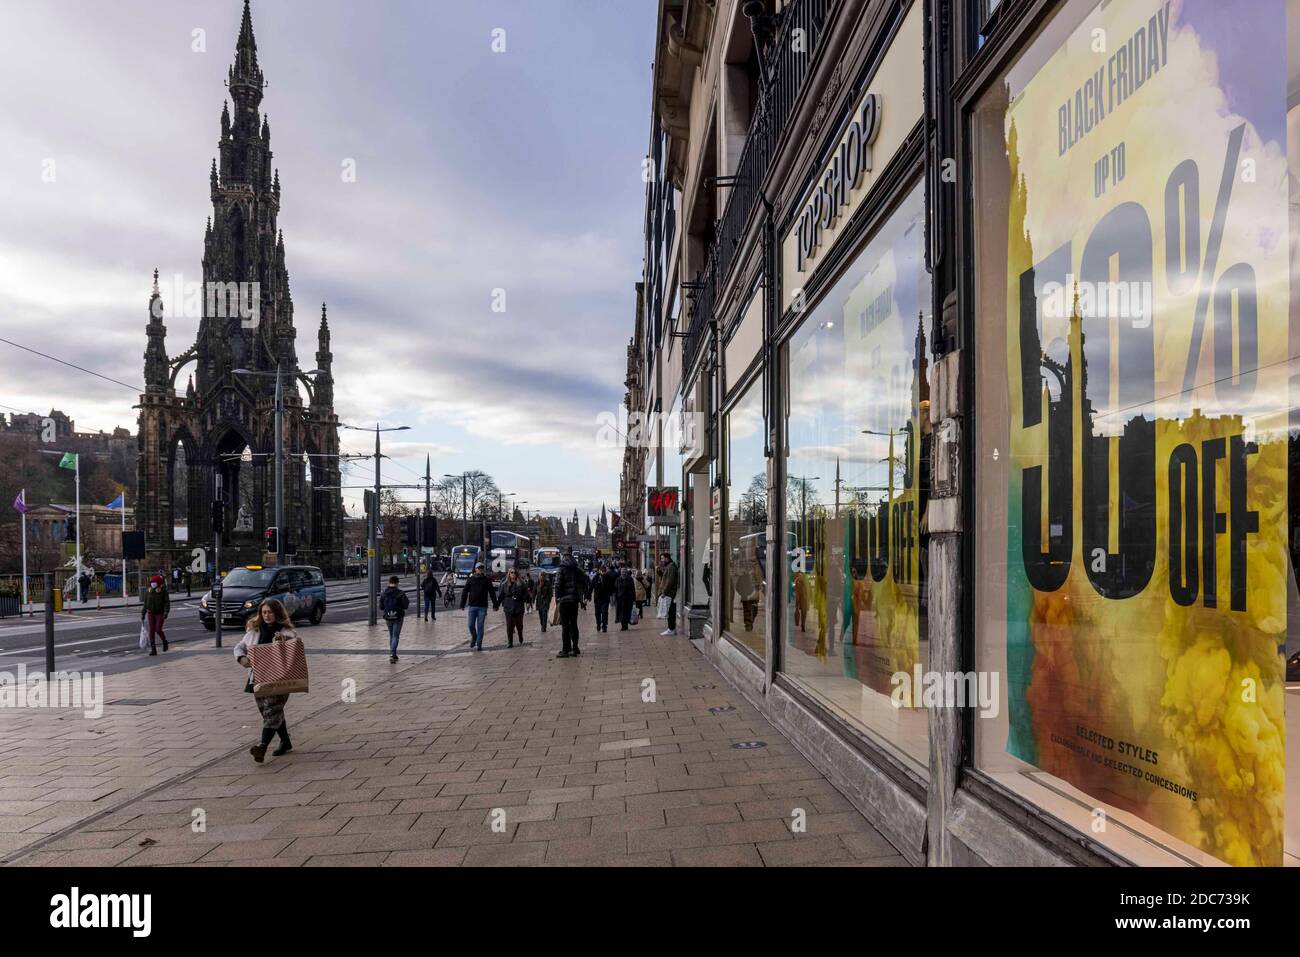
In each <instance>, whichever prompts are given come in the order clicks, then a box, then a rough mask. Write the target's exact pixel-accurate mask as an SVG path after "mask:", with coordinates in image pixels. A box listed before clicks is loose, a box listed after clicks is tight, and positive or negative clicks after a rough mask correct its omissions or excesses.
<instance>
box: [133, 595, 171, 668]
mask: <svg viewBox="0 0 1300 957" xmlns="http://www.w3.org/2000/svg"><path fill="white" fill-rule="evenodd" d="M171 613H172V596H171V594H170V593H169V592H168V591H167V584H166V582H165V581H163V577H162V576H161V575H154V576H153V577H152V578H150V579H149V590H148V591H147V592H145V594H144V601H142V602H140V621H141V623H142V624H146V625H147V626H148V628H149V654H151V655H156V654H158V643H157V641H156V640H155V638H161V639H162V646H163V651H166V650H167V633H166V632H164V631H163V625H164V624H165V623H166V621H167V616H168V615H170V614H171Z"/></svg>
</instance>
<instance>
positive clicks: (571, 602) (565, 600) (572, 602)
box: [554, 548, 590, 658]
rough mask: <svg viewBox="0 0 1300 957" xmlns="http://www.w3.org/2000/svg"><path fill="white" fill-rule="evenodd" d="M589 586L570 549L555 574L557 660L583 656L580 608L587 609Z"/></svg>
mask: <svg viewBox="0 0 1300 957" xmlns="http://www.w3.org/2000/svg"><path fill="white" fill-rule="evenodd" d="M589 587H590V586H589V584H588V582H587V576H586V575H585V574H583V572H582V569H580V568H579V567H578V563H577V562H576V561H575V560H574V558H573V549H572V548H570V549H568V550H567V551H566V552H565V553H564V557H563V558H562V559H560V569H559V571H557V572H556V573H555V588H554V592H555V605H556V610H557V611H558V612H559V614H560V627H561V639H560V640H561V644H560V653H559V654H558V655H556V656H555V657H557V658H570V657H574V656H576V655H580V654H582V652H581V651H580V650H579V649H578V608H579V606H581V607H582V608H586V607H587V594H588V588H589Z"/></svg>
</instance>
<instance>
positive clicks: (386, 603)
mask: <svg viewBox="0 0 1300 957" xmlns="http://www.w3.org/2000/svg"><path fill="white" fill-rule="evenodd" d="M410 604H411V599H409V598H407V597H406V592H404V591H402V589H400V588H398V587H397V586H396V585H389V586H388V587H387V588H385V589H384V593H383V594H382V595H380V596H379V610H380V611H384V612H389V611H395V612H397V617H398V618H405V617H406V608H407V606H408V605H410Z"/></svg>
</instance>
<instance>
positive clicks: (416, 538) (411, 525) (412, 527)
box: [401, 515, 420, 545]
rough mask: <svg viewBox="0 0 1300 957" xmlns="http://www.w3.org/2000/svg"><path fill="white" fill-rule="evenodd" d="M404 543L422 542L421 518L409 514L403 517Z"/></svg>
mask: <svg viewBox="0 0 1300 957" xmlns="http://www.w3.org/2000/svg"><path fill="white" fill-rule="evenodd" d="M401 543H402V544H403V545H419V544H420V520H419V518H417V517H416V516H414V515H407V516H406V517H405V518H403V519H402V542H401Z"/></svg>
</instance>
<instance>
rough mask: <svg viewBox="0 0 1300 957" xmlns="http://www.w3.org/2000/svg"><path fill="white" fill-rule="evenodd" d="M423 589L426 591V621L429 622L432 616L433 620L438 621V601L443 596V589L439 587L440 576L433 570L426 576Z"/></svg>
mask: <svg viewBox="0 0 1300 957" xmlns="http://www.w3.org/2000/svg"><path fill="white" fill-rule="evenodd" d="M421 587H422V588H423V590H424V620H425V621H428V620H429V616H430V615H432V616H433V620H434V621H437V620H438V606H437V601H438V598H439V597H440V596H441V594H442V589H441V588H440V587H439V585H438V576H437V575H435V574H434V573H433V569H432V568H431V569H429V574H427V575H425V576H424V584H423V585H422V586H421Z"/></svg>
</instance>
